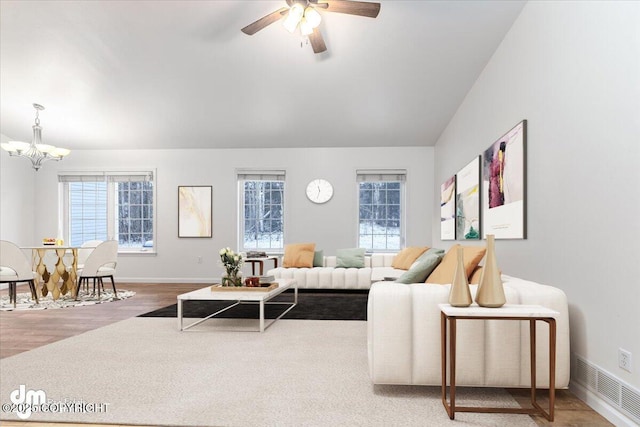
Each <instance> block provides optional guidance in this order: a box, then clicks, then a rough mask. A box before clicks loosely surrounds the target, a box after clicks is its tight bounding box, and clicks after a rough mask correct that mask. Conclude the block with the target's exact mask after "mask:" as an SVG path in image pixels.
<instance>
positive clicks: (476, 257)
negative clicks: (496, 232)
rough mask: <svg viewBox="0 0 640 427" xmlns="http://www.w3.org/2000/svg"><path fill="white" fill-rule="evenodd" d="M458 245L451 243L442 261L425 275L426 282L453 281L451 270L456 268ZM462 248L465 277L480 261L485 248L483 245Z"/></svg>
mask: <svg viewBox="0 0 640 427" xmlns="http://www.w3.org/2000/svg"><path fill="white" fill-rule="evenodd" d="M459 247H460V245H453V246H452V247H451V248H449V250H448V251H447V253H446V254H445V256H444V258H442V262H440V264H439V265H438V267H436V269H435V270H434V271H433V273H431V274H430V275H429V277H427V281H426V283H439V284H446V283H451V282H452V281H453V272H454V271H455V270H456V263H457V262H458V255H457V250H458V248H459ZM462 249H463V257H464V269H465V272H466V273H467V277H469V276H471V273H473V269H474V268H476V267H477V266H478V264H479V263H480V261H482V258H483V257H484V254H485V252H486V251H487V248H486V247H484V246H463V247H462Z"/></svg>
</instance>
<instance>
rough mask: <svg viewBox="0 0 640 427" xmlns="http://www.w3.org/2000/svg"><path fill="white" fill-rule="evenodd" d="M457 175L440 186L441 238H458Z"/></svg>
mask: <svg viewBox="0 0 640 427" xmlns="http://www.w3.org/2000/svg"><path fill="white" fill-rule="evenodd" d="M455 194H456V177H455V175H454V176H452V177H451V178H449V179H447V180H446V181H445V182H444V183H443V184H442V185H441V186H440V239H441V240H455V238H456V217H455V215H456V213H455V212H456V199H455Z"/></svg>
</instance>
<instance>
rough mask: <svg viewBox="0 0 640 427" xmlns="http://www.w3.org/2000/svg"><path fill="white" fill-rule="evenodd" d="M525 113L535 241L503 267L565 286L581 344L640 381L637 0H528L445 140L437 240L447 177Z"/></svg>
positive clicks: (574, 344)
mask: <svg viewBox="0 0 640 427" xmlns="http://www.w3.org/2000/svg"><path fill="white" fill-rule="evenodd" d="M522 119H527V120H528V149H527V150H528V152H527V164H528V174H527V175H528V191H527V192H528V212H527V213H528V239H526V240H517V241H504V240H501V241H497V242H496V251H497V257H498V262H499V265H500V267H501V269H502V270H503V271H505V272H506V273H507V274H510V275H514V276H519V277H524V278H527V279H531V280H535V281H539V282H542V283H546V284H549V285H553V286H557V287H560V288H562V289H563V290H564V291H565V292H566V293H567V295H568V298H569V304H570V327H571V349H572V351H573V352H575V353H577V354H579V355H581V356H583V357H584V358H586V359H587V360H589V361H591V362H593V363H595V364H596V365H598V366H599V367H600V368H603V369H605V370H607V371H609V372H610V373H612V374H613V375H615V376H617V377H618V378H620V379H622V380H623V381H625V382H627V383H628V384H631V385H632V386H635V387H636V388H640V363H639V361H640V334H639V332H638V330H639V327H640V310H639V307H640V282H639V280H638V276H639V272H638V268H637V266H638V261H639V260H640V225H639V223H638V218H640V191H639V190H638V186H639V184H640V172H639V171H640V140H639V137H640V3H638V2H537V1H534V2H529V3H528V4H527V5H526V6H525V8H524V9H523V12H522V14H521V16H520V17H519V18H518V19H517V20H516V22H515V23H514V25H513V27H512V28H511V30H510V31H509V33H508V34H507V35H506V37H505V39H504V40H503V42H502V44H501V46H500V47H499V48H498V50H497V51H496V53H495V54H494V56H493V58H492V59H491V60H490V62H489V63H488V65H487V66H486V68H485V70H484V71H483V73H482V74H481V76H480V77H479V78H478V80H477V82H476V83H475V85H474V86H473V88H472V90H471V91H470V92H469V93H468V95H467V97H466V99H465V101H464V102H463V104H462V105H461V106H460V108H459V110H458V112H457V113H456V115H455V117H454V118H453V120H452V121H451V122H450V124H449V125H448V127H447V128H446V130H445V131H444V132H443V134H442V135H441V137H440V139H439V141H438V143H437V145H436V150H435V183H434V184H435V187H434V193H435V195H434V198H433V199H432V200H434V201H435V203H433V208H434V210H433V215H432V216H433V218H434V227H433V236H434V245H436V246H437V245H438V244H441V245H442V246H447V245H448V243H442V242H439V240H438V239H439V237H440V233H439V226H440V225H439V220H438V218H439V216H438V215H439V212H438V209H439V207H437V206H436V205H437V204H438V203H437V201H438V200H439V199H438V193H439V191H440V190H439V186H440V183H442V182H443V181H444V180H445V179H446V177H448V176H450V175H452V174H455V173H456V172H457V171H458V170H459V169H460V168H461V167H462V166H464V165H465V164H467V162H469V161H470V160H471V159H472V158H473V156H476V155H478V154H480V153H481V152H482V151H483V150H484V149H485V148H487V147H488V146H489V145H490V144H491V143H493V142H494V141H495V140H496V139H497V138H499V137H500V136H501V135H502V134H503V133H505V132H506V131H507V130H509V129H510V128H511V127H512V126H514V125H515V124H516V123H518V122H519V121H520V120H522ZM619 347H622V348H624V349H627V350H629V351H631V352H632V354H633V355H634V361H635V367H634V372H633V373H629V372H626V371H624V370H622V369H620V368H618V363H617V352H618V348H619Z"/></svg>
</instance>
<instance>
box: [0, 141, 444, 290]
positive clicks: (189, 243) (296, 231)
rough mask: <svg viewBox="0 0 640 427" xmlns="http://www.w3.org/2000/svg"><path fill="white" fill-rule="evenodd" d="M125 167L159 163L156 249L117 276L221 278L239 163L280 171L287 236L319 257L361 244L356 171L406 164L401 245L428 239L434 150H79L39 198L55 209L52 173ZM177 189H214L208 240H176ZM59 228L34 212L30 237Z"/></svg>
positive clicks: (45, 177)
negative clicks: (314, 198)
mask: <svg viewBox="0 0 640 427" xmlns="http://www.w3.org/2000/svg"><path fill="white" fill-rule="evenodd" d="M24 166H26V165H24ZM126 167H131V168H133V167H135V168H140V167H150V168H156V169H157V181H156V182H157V192H158V194H157V210H158V212H157V217H158V230H157V248H158V253H157V255H156V256H149V255H121V256H120V257H119V263H118V276H119V278H120V280H129V279H136V280H139V281H158V282H172V281H195V282H198V281H207V280H211V278H212V277H219V276H220V272H221V267H220V265H219V258H218V250H219V249H220V248H222V247H225V246H230V247H232V248H236V247H237V243H238V236H237V234H238V233H237V228H238V227H237V209H238V207H237V205H238V202H237V181H236V174H235V171H236V169H237V168H251V167H254V168H282V169H285V170H286V196H285V197H286V199H285V227H286V229H285V241H286V242H287V243H294V242H315V243H316V245H317V246H316V247H317V248H318V249H323V250H324V251H325V254H335V250H336V249H339V248H350V247H355V246H357V186H356V182H355V173H356V169H360V168H367V169H371V168H395V169H398V168H402V169H407V180H408V181H407V244H408V245H428V244H429V243H430V242H431V222H432V218H431V215H432V213H431V206H430V204H429V201H430V200H432V199H433V148H432V147H393V148H314V149H290V148H287V149H237V150H235V149H224V150H121V151H116V150H106V151H84V150H82V151H81V150H77V151H74V152H72V153H71V155H69V157H67V158H65V159H64V160H63V161H62V162H60V163H53V162H49V163H46V164H45V165H44V166H43V167H42V169H41V170H40V171H39V172H38V174H37V180H36V190H35V191H36V197H37V198H38V200H42V201H43V202H44V203H45V205H51V206H57V200H58V190H57V188H58V187H57V185H58V184H57V171H58V170H78V169H89V168H126ZM318 177H322V178H326V179H328V180H329V181H330V182H332V183H333V185H334V196H333V198H332V199H331V200H330V201H329V202H328V203H326V204H323V205H316V204H313V203H311V202H310V201H308V200H307V198H306V196H305V189H306V185H307V183H308V182H309V181H310V180H311V179H313V178H318ZM178 185H212V186H213V238H212V239H185V238H182V239H180V238H178V237H177V216H178V207H177V203H178V202H177V199H178ZM3 191H4V187H3ZM56 233H57V215H56V212H55V211H53V212H46V213H44V212H43V213H42V214H40V212H38V216H37V221H36V227H35V239H36V240H38V239H39V238H40V237H42V236H55V235H56ZM198 256H202V257H203V259H204V263H203V264H197V257H198ZM269 265H271V264H269Z"/></svg>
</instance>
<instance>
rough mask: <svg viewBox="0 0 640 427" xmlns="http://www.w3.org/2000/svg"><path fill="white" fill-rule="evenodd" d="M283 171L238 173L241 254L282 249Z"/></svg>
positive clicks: (241, 171)
mask: <svg viewBox="0 0 640 427" xmlns="http://www.w3.org/2000/svg"><path fill="white" fill-rule="evenodd" d="M284 178H285V172H284V171H254V170H240V171H238V187H239V197H238V199H239V201H240V207H239V212H240V215H239V230H240V233H239V235H240V242H239V246H240V248H241V250H243V251H246V250H260V251H264V252H268V251H281V250H282V249H284Z"/></svg>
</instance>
